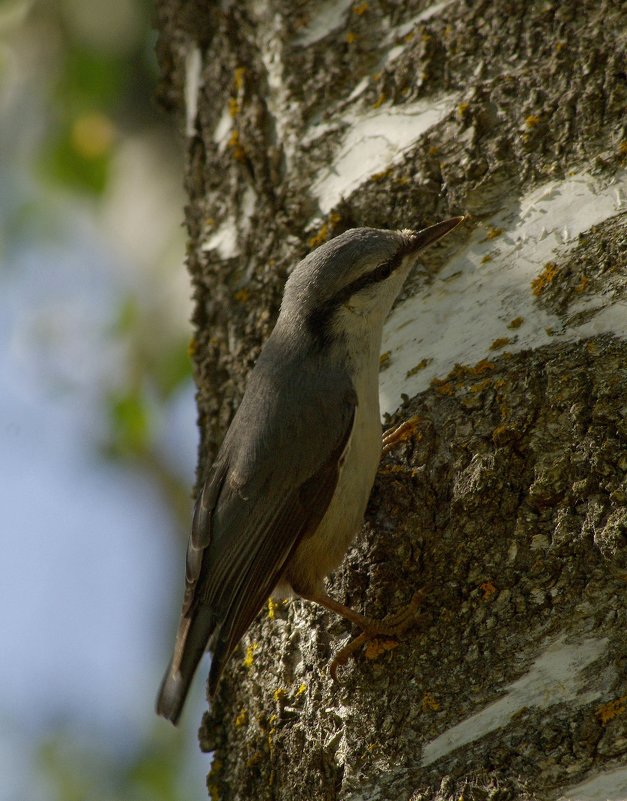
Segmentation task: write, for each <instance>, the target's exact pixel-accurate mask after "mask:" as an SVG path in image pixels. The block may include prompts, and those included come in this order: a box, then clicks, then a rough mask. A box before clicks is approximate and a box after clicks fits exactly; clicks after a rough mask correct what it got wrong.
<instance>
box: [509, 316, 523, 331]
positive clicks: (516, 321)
mask: <svg viewBox="0 0 627 801" xmlns="http://www.w3.org/2000/svg"><path fill="white" fill-rule="evenodd" d="M524 322H525V318H524V317H514V319H513V320H510V322H509V323H508V324H507V327H508V328H511V329H513V330H515V329H516V328H520V326H521V325H522V324H523V323H524Z"/></svg>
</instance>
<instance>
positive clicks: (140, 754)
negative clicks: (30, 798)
mask: <svg viewBox="0 0 627 801" xmlns="http://www.w3.org/2000/svg"><path fill="white" fill-rule="evenodd" d="M195 747H196V745H195V743H193V742H191V737H189V736H176V734H175V732H174V731H173V730H171V729H169V728H168V729H167V730H166V729H164V728H163V727H162V726H158V724H155V726H154V727H153V728H152V729H151V730H150V731H149V732H147V734H146V736H145V737H144V738H143V740H142V741H141V742H140V743H139V745H138V746H137V747H135V748H133V749H131V750H130V752H129V753H127V754H125V755H124V756H123V757H120V755H119V753H118V754H116V753H115V752H113V751H112V750H111V749H110V748H107V747H102V746H101V747H98V743H97V742H92V743H91V744H90V743H89V740H78V739H77V738H76V736H75V735H73V734H69V733H67V732H64V731H59V732H57V733H55V734H53V735H48V736H47V737H45V738H44V739H43V740H42V741H41V743H40V744H39V748H38V751H37V757H36V762H37V768H38V773H39V777H40V779H41V780H42V781H43V783H44V784H45V787H46V793H47V801H96V800H97V799H98V800H100V799H104V798H106V799H107V801H181V799H182V798H190V797H196V798H200V797H201V792H202V791H201V790H200V787H199V786H197V789H196V792H194V791H193V790H192V788H191V787H190V784H193V783H192V782H191V781H190V778H189V776H187V775H185V772H184V771H182V770H181V767H182V766H183V765H184V764H185V755H186V751H188V750H189V749H193V748H195ZM199 778H200V777H199ZM198 785H201V782H200V781H199V782H198Z"/></svg>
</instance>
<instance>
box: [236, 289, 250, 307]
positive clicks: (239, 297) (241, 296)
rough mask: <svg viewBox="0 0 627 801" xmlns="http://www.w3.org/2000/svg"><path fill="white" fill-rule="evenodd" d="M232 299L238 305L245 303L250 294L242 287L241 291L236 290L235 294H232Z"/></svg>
mask: <svg viewBox="0 0 627 801" xmlns="http://www.w3.org/2000/svg"><path fill="white" fill-rule="evenodd" d="M233 298H234V299H235V300H236V301H237V302H238V303H246V302H247V301H248V299H249V298H250V292H249V290H248V289H246V288H245V287H243V288H242V289H238V290H237V292H235V293H234V294H233Z"/></svg>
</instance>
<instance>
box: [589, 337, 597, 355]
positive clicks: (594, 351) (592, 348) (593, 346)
mask: <svg viewBox="0 0 627 801" xmlns="http://www.w3.org/2000/svg"><path fill="white" fill-rule="evenodd" d="M586 350H587V351H588V353H589V354H590V355H591V356H598V355H599V348H598V345H597V343H596V342H592V340H591V341H590V342H588V343H587V344H586Z"/></svg>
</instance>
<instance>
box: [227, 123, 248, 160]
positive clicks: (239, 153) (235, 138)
mask: <svg viewBox="0 0 627 801" xmlns="http://www.w3.org/2000/svg"><path fill="white" fill-rule="evenodd" d="M228 145H229V148H230V150H231V155H232V156H233V158H234V159H235V160H236V161H244V159H245V158H246V151H245V150H244V148H243V146H242V143H241V142H240V138H239V131H238V130H237V129H235V130H233V131H231V135H230V136H229V142H228Z"/></svg>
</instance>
